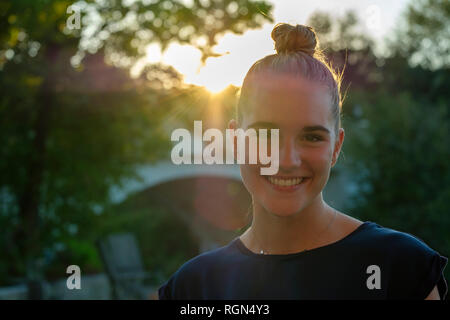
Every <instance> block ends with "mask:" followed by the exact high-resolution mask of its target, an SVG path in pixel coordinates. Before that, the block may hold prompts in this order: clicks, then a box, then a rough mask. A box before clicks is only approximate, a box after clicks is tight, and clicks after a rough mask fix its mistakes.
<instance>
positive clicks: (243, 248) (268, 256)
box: [232, 221, 374, 259]
mask: <svg viewBox="0 0 450 320" xmlns="http://www.w3.org/2000/svg"><path fill="white" fill-rule="evenodd" d="M370 225H374V222H372V221H364V222H363V223H361V224H360V225H359V226H358V227H357V228H356V229H355V230H353V231H352V232H350V233H349V234H348V235H346V236H345V237H343V238H341V239H339V240H337V241H335V242H332V243H329V244H326V245H324V246H321V247H317V248H314V249H311V250H304V251H300V252H294V253H288V254H258V253H254V252H253V251H251V250H250V249H248V248H247V247H246V246H245V245H244V243H243V242H242V241H241V239H240V238H239V237H236V238H235V239H234V240H233V242H232V244H233V245H234V246H236V247H237V248H238V249H239V250H240V251H241V252H242V253H244V254H245V255H248V256H252V257H256V258H260V259H277V258H288V257H298V256H302V255H305V254H310V253H314V252H317V251H321V250H324V249H328V248H330V247H333V246H335V245H338V244H340V243H342V242H344V241H345V240H348V239H350V238H351V237H353V236H355V235H356V234H357V233H359V232H361V231H362V230H364V229H366V228H367V227H368V226H370Z"/></svg>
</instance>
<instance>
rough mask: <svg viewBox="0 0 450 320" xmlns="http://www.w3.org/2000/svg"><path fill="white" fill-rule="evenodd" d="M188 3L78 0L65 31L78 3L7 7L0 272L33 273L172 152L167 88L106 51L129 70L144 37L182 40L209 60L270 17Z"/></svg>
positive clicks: (0, 84)
mask: <svg viewBox="0 0 450 320" xmlns="http://www.w3.org/2000/svg"><path fill="white" fill-rule="evenodd" d="M184 3H185V2H184V1H152V2H151V3H150V2H148V1H113V0H111V1H98V2H93V1H80V2H77V3H75V4H74V6H73V7H72V8H74V10H75V11H77V10H80V14H81V16H82V19H81V29H79V30H77V29H75V30H69V29H68V28H67V26H66V22H67V19H68V18H69V14H67V8H68V7H69V6H70V5H72V4H73V3H72V2H71V1H55V0H39V1H25V0H15V1H6V2H1V4H0V7H1V10H0V12H1V13H0V17H1V19H0V25H1V26H2V27H1V29H0V30H1V31H0V92H1V94H0V96H1V98H0V115H1V117H0V119H1V120H0V121H1V127H0V135H1V136H2V137H4V139H5V140H4V141H5V142H4V143H2V144H1V146H0V155H1V156H2V157H1V160H0V172H1V175H0V176H1V178H0V186H1V189H0V191H1V197H2V199H3V200H4V202H3V203H4V205H2V206H1V208H0V209H1V212H0V213H1V214H0V219H1V221H0V222H1V223H2V225H8V228H7V231H6V232H5V233H4V234H3V236H4V237H5V239H4V241H3V244H4V249H5V250H4V255H5V256H4V259H2V260H3V261H8V263H7V264H6V266H5V265H4V264H3V265H2V266H1V267H0V272H1V271H3V272H5V273H7V274H9V275H15V276H19V275H22V276H23V275H24V274H25V273H28V276H30V273H31V272H32V271H33V270H34V271H36V269H37V267H36V261H37V258H38V257H42V255H43V252H44V251H45V249H48V246H50V245H52V244H55V243H60V242H61V241H62V242H64V239H66V238H67V236H70V234H71V232H73V231H74V230H75V232H77V230H76V229H77V228H78V232H81V231H80V230H82V228H84V227H86V226H88V225H89V216H90V215H92V214H94V213H95V212H98V210H99V209H98V208H99V207H101V206H102V205H103V204H105V203H107V202H108V201H109V197H108V191H109V187H110V186H111V185H112V184H115V183H119V182H120V181H122V179H123V178H125V177H130V176H131V175H132V174H133V168H134V166H135V165H137V164H139V163H143V162H148V161H154V160H155V159H157V158H158V156H160V155H161V152H163V151H164V150H166V148H167V137H165V136H163V131H162V130H161V128H160V126H159V124H160V120H161V118H162V117H163V116H164V115H165V114H166V113H165V112H167V110H164V109H162V108H161V106H162V105H163V106H166V107H168V109H169V110H170V105H171V102H170V101H171V98H170V94H169V93H168V92H163V91H155V90H147V89H146V88H145V87H142V86H139V85H138V82H135V81H134V80H130V79H129V77H128V74H127V72H126V70H125V71H124V70H118V69H115V68H112V67H111V66H107V65H105V64H104V61H103V60H104V57H105V59H106V60H107V61H110V62H112V63H113V64H114V65H117V66H124V67H128V66H130V65H131V64H132V63H133V62H135V61H137V60H139V59H140V58H141V57H143V55H144V54H145V46H146V45H147V44H149V43H152V42H157V43H160V44H161V45H162V46H163V48H164V47H166V46H167V45H168V44H169V43H170V42H172V41H178V42H182V43H189V44H192V45H195V46H197V47H199V48H200V49H201V50H202V52H203V53H204V59H206V58H207V57H208V56H211V55H214V53H213V52H212V49H211V47H212V45H213V44H214V43H215V41H216V39H217V37H218V36H220V35H221V34H223V33H224V32H227V31H231V32H243V31H244V30H245V29H246V28H255V27H258V26H259V25H261V23H262V22H263V21H265V20H270V17H268V13H269V11H270V10H271V6H270V5H268V4H267V3H266V2H264V1H259V2H258V1H250V0H240V1H197V0H195V1H193V2H192V3H191V4H190V5H187V4H184ZM201 39H205V40H203V41H202V40H201ZM94 53H97V54H96V55H94V56H90V55H91V54H94ZM86 55H87V56H86ZM83 56H86V58H85V60H84V63H81V62H82V60H81V59H82V58H83ZM72 65H74V66H76V67H77V68H76V69H74V68H73V67H72ZM166 71H167V70H166ZM83 83H84V84H83ZM97 159H102V162H101V163H98V162H96V161H97ZM70 230H72V231H70Z"/></svg>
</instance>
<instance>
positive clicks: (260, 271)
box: [159, 221, 448, 300]
mask: <svg viewBox="0 0 450 320" xmlns="http://www.w3.org/2000/svg"><path fill="white" fill-rule="evenodd" d="M447 261H448V259H447V258H446V257H443V256H441V255H440V254H439V253H438V252H436V251H434V250H433V249H431V248H429V247H428V246H427V245H426V244H425V243H424V242H423V241H421V240H420V239H418V238H416V237H414V236H412V235H410V234H408V233H404V232H399V231H396V230H393V229H389V228H385V227H381V226H380V225H378V224H376V223H374V222H370V221H366V222H364V223H363V224H361V225H360V226H359V227H358V228H357V229H356V230H354V231H353V232H352V233H350V234H349V235H347V236H346V237H344V238H343V239H341V240H339V241H337V242H334V243H331V244H328V245H325V246H322V247H319V248H315V249H311V250H309V251H303V252H299V253H292V254H284V255H261V254H256V253H253V252H252V251H250V250H249V249H248V248H247V247H245V246H244V244H243V243H242V241H241V240H240V239H239V237H237V238H235V239H234V240H233V241H231V242H230V243H229V244H228V245H226V246H224V247H221V248H218V249H214V250H212V251H208V252H205V253H203V254H201V255H199V256H197V257H195V258H193V259H191V260H189V261H187V262H186V263H184V264H183V265H182V266H181V267H180V268H179V269H178V271H177V272H175V273H174V274H173V275H172V277H171V278H170V279H169V280H168V281H167V282H166V283H164V285H162V286H161V287H160V288H159V299H160V300H167V299H176V300H185V299H201V300H202V299H226V300H228V299H236V300H241V299H242V300H243V299H286V300H288V299H421V300H422V299H425V298H426V297H427V296H428V294H429V293H430V292H431V290H432V289H433V288H434V286H435V285H437V286H438V290H439V295H440V297H441V299H444V297H445V296H446V294H447V283H446V280H445V278H444V275H443V270H444V268H445V266H446V264H447Z"/></svg>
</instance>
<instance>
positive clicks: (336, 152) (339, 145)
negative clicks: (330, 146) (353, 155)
mask: <svg viewBox="0 0 450 320" xmlns="http://www.w3.org/2000/svg"><path fill="white" fill-rule="evenodd" d="M344 136H345V131H344V128H339V133H338V136H337V138H336V141H335V143H334V150H333V157H332V160H331V167H334V165H335V164H336V162H337V159H338V157H339V153H340V152H341V148H342V144H343V143H344Z"/></svg>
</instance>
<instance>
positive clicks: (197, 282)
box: [159, 24, 447, 299]
mask: <svg viewBox="0 0 450 320" xmlns="http://www.w3.org/2000/svg"><path fill="white" fill-rule="evenodd" d="M272 38H273V39H274V41H275V48H276V50H277V54H274V55H270V56H267V57H265V58H263V59H261V60H259V61H257V62H256V63H255V64H254V65H253V66H252V67H251V68H250V70H249V72H248V73H247V76H246V78H245V80H244V84H243V86H242V91H241V96H240V101H239V104H238V113H237V119H236V120H232V121H230V124H229V127H230V128H231V129H236V128H242V129H244V130H246V129H248V128H255V129H260V128H266V129H271V128H275V129H279V171H278V173H277V174H275V175H273V176H263V175H261V173H260V169H261V167H262V166H261V165H260V164H254V165H252V164H243V165H241V167H240V168H241V176H242V180H243V182H244V185H245V186H246V188H247V190H248V191H249V192H250V194H251V196H252V204H253V216H252V224H251V226H250V227H249V228H248V229H247V231H246V232H245V233H244V234H242V235H241V236H240V237H237V238H235V239H234V240H233V241H232V242H230V243H229V244H228V245H227V246H224V247H222V248H219V249H215V250H212V251H209V252H206V253H203V254H201V255H199V256H197V257H195V258H193V259H191V260H190V261H188V262H186V263H185V264H184V265H183V266H182V267H181V268H180V269H179V270H178V271H177V272H176V273H175V274H174V275H173V276H172V277H171V278H170V279H169V280H168V281H167V282H166V283H165V284H164V285H163V286H162V287H161V288H159V298H160V299H426V298H427V299H441V298H443V297H444V296H445V295H446V293H447V283H446V281H445V279H444V276H443V269H444V268H445V265H446V263H447V258H446V257H443V256H441V255H440V254H439V253H437V252H436V251H434V250H432V249H431V248H429V247H428V246H427V245H426V244H425V243H423V242H422V241H421V240H419V239H417V238H416V237H414V236H412V235H410V234H407V233H402V232H399V231H395V230H392V229H389V228H384V227H382V226H380V225H378V224H376V223H374V222H370V221H365V222H362V221H360V220H358V219H355V218H352V217H350V216H348V215H346V214H344V213H342V212H338V211H337V210H335V209H333V208H332V207H330V206H329V205H328V204H326V203H325V201H324V200H323V198H322V190H323V189H324V187H325V185H326V183H327V181H328V178H329V174H330V170H331V168H332V167H333V166H334V165H335V164H336V161H337V159H338V156H339V152H340V150H341V147H342V143H343V141H344V129H343V128H341V123H340V110H341V97H340V92H339V87H340V76H338V75H337V74H336V73H335V72H334V71H333V69H332V68H331V67H330V66H329V65H328V64H327V63H326V62H325V60H324V58H323V56H322V55H321V54H320V52H318V50H317V49H316V45H317V40H316V36H315V33H314V31H313V30H312V29H311V28H310V27H307V26H303V25H297V26H292V25H288V24H278V25H277V26H275V28H274V29H273V31H272ZM268 141H269V140H268ZM374 161H376V159H374ZM386 210H388V208H387V209H386Z"/></svg>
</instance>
